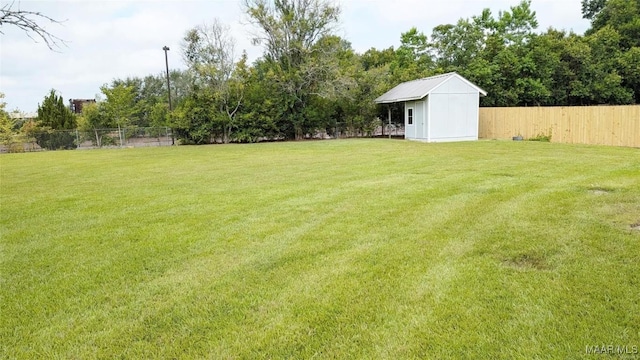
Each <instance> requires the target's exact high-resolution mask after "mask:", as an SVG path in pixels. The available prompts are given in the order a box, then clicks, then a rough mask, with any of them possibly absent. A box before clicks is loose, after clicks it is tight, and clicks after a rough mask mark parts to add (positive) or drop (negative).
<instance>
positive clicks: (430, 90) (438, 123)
mask: <svg viewBox="0 0 640 360" xmlns="http://www.w3.org/2000/svg"><path fill="white" fill-rule="evenodd" d="M486 95H487V92H486V91H484V90H482V89H481V88H479V87H478V86H477V85H475V84H473V83H472V82H470V81H469V80H467V79H465V78H464V77H462V76H460V75H459V74H457V73H455V72H452V73H448V74H443V75H437V76H432V77H428V78H424V79H418V80H413V81H408V82H405V83H402V84H400V85H398V86H396V87H394V88H393V89H391V90H389V91H387V92H386V93H385V94H384V95H382V96H380V97H378V98H377V99H375V100H374V101H375V102H376V103H379V104H391V103H404V126H405V132H404V137H405V139H410V140H420V141H426V142H444V141H466V140H478V112H479V104H480V96H486Z"/></svg>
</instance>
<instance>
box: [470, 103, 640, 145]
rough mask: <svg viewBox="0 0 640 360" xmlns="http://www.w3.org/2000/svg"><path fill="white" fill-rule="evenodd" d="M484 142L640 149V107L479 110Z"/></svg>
mask: <svg viewBox="0 0 640 360" xmlns="http://www.w3.org/2000/svg"><path fill="white" fill-rule="evenodd" d="M479 117H480V124H479V137H480V138H481V139H511V138H512V137H514V136H522V137H523V138H524V139H532V138H541V137H550V140H551V141H552V142H558V143H569V144H592V145H611V146H628V147H640V105H621V106H558V107H555V106H554V107H500V108H499V107H490V108H480V116H479Z"/></svg>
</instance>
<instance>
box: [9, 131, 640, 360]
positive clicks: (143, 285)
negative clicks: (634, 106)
mask: <svg viewBox="0 0 640 360" xmlns="http://www.w3.org/2000/svg"><path fill="white" fill-rule="evenodd" d="M0 171H1V175H0V181H1V183H0V186H1V188H0V190H1V191H0V200H1V203H0V206H1V212H0V230H1V242H0V246H1V247H0V276H1V277H0V296H1V298H0V305H1V309H0V311H1V312H0V343H1V349H0V351H1V352H2V353H0V358H17V359H31V358H60V359H86V358H129V359H138V358H162V359H166V358H210V359H225V358H239V359H254V358H272V359H281V358H295V359H307V358H367V359H400V358H420V359H423V358H425V359H444V358H452V359H457V358H479V359H484V358H487V359H488V358H495V359H516V358H523V359H531V358H562V359H576V358H599V357H601V355H595V354H587V353H586V347H587V346H596V345H597V346H602V345H607V346H608V345H613V346H621V347H627V348H626V350H628V352H633V349H634V348H633V347H634V346H635V347H636V349H638V348H640V231H638V230H634V229H632V226H631V224H636V223H638V222H640V150H638V149H631V148H612V147H596V146H571V145H560V144H549V143H536V142H498V141H481V142H468V143H449V144H422V143H415V142H406V141H395V140H336V141H317V142H289V143H267V144H256V145H228V146H226V145H224V146H223V145H220V146H201V147H165V148H144V149H122V150H89V151H81V150H78V151H59V152H42V153H30V154H6V155H2V156H0ZM639 350H640V349H639ZM636 351H638V350H636ZM627 356H630V355H628V354H627ZM631 356H640V355H638V354H635V355H631Z"/></svg>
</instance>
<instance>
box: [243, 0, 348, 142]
mask: <svg viewBox="0 0 640 360" xmlns="http://www.w3.org/2000/svg"><path fill="white" fill-rule="evenodd" d="M244 5H245V11H246V13H247V15H248V16H249V18H250V21H251V22H252V23H253V24H254V25H255V26H256V28H257V33H256V34H254V37H253V39H252V40H253V42H254V44H262V45H263V46H264V51H265V53H264V61H265V63H266V64H267V65H268V67H269V68H270V71H271V72H272V74H273V76H270V78H272V80H273V81H274V82H275V84H276V85H277V86H276V89H277V90H278V91H279V93H280V94H279V95H276V96H278V97H280V101H281V102H282V103H283V104H284V106H285V108H286V111H285V112H284V114H283V116H284V117H285V119H286V121H287V123H289V124H291V125H292V128H291V129H288V130H287V131H286V133H285V134H284V135H285V137H287V138H296V139H299V138H302V137H303V135H304V134H305V133H308V132H310V131H313V129H310V128H308V127H307V124H306V123H305V118H304V108H305V107H306V106H307V104H308V103H309V102H310V101H311V97H313V96H317V95H318V94H319V93H320V92H321V91H323V90H322V89H325V88H327V87H329V88H331V87H332V86H333V84H332V82H334V81H336V80H337V79H338V74H335V72H334V69H335V67H334V66H333V65H332V62H331V61H328V60H330V59H331V58H332V57H333V56H334V55H335V54H336V52H337V51H339V47H336V46H317V45H318V42H319V41H320V40H321V39H322V38H325V37H327V36H329V35H331V34H332V33H333V31H334V28H335V25H336V24H337V22H338V17H339V15H340V9H339V8H338V7H337V6H333V5H332V4H331V3H330V2H329V1H327V0H272V1H271V0H244ZM331 44H332V43H331V42H326V43H325V45H331Z"/></svg>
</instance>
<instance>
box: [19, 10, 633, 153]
mask: <svg viewBox="0 0 640 360" xmlns="http://www.w3.org/2000/svg"><path fill="white" fill-rule="evenodd" d="M244 10H245V12H246V14H247V16H248V20H249V22H250V23H251V24H252V25H254V29H253V30H254V34H253V39H252V40H253V41H254V43H256V44H260V45H263V49H264V52H263V56H262V57H260V58H258V59H257V60H256V61H254V62H253V63H251V64H250V63H249V62H248V59H247V56H246V54H244V55H242V56H241V57H240V58H239V59H237V58H236V57H235V56H234V55H235V53H234V50H235V48H234V43H235V42H234V41H233V39H232V38H231V37H230V36H229V34H228V26H226V25H224V24H223V23H221V22H220V21H219V20H214V21H212V22H211V23H208V24H203V25H200V26H197V27H194V28H193V29H190V30H188V31H187V32H186V33H185V34H184V37H183V44H182V55H183V58H184V60H185V63H186V64H187V66H188V69H187V70H185V71H177V70H174V71H171V72H170V78H171V94H172V98H173V99H174V102H173V104H174V107H173V108H174V109H175V111H173V112H170V111H169V110H168V107H167V101H166V99H167V89H166V86H165V84H166V83H165V78H164V74H158V75H149V76H146V77H144V78H137V77H134V78H127V79H124V80H121V79H116V80H113V81H112V83H111V84H109V85H105V87H104V89H105V90H106V91H107V93H108V94H107V93H105V94H107V96H106V97H107V98H106V100H105V101H104V102H103V103H102V104H101V105H100V106H99V108H100V113H101V114H104V116H106V118H105V119H106V120H105V124H106V123H109V124H112V125H111V126H159V127H162V126H171V127H172V128H175V129H176V132H175V134H176V135H177V136H178V138H179V139H180V140H181V142H182V143H188V144H204V143H213V142H217V143H227V142H257V141H263V140H283V139H304V138H310V137H314V136H325V135H329V136H338V135H342V136H344V135H346V136H367V135H368V134H371V132H372V129H375V128H376V127H377V126H379V125H380V124H381V123H380V119H383V122H384V123H385V124H386V123H387V121H388V119H387V117H388V112H387V111H388V108H389V107H388V106H378V105H376V104H374V103H373V100H374V99H375V98H376V97H378V96H379V95H381V94H382V93H384V92H386V91H388V90H389V89H391V88H392V87H394V86H396V85H398V84H399V83H401V82H403V81H409V80H413V79H416V78H420V77H426V76H431V75H435V74H441V73H443V72H450V71H456V72H458V73H460V74H461V75H462V76H464V77H466V78H468V79H469V80H471V81H472V82H474V83H476V84H477V85H478V86H480V87H481V88H483V89H484V90H486V91H487V92H488V96H486V97H482V98H481V100H480V103H481V105H482V106H558V105H563V106H564V105H569V106H573V105H597V104H615V105H617V104H633V103H640V70H639V69H640V67H639V66H638V64H639V63H640V42H639V41H640V40H638V39H640V0H584V1H583V2H582V9H581V10H582V12H583V16H585V18H588V19H590V20H591V22H592V24H591V28H590V29H589V30H588V31H587V32H586V34H585V35H580V34H575V33H573V32H567V31H564V30H557V29H554V28H549V29H546V30H545V31H543V32H539V31H538V30H537V27H538V21H537V19H536V13H535V11H534V8H533V6H532V2H531V1H530V0H522V1H520V2H519V3H517V4H516V5H515V6H511V7H509V8H508V9H507V10H503V11H498V12H497V13H492V11H491V10H490V9H484V10H483V11H482V12H481V13H479V14H477V15H475V16H472V17H470V18H462V19H459V20H458V21H457V22H454V23H452V24H439V25H437V26H435V27H434V28H433V29H431V32H430V34H427V33H425V32H424V29H420V28H417V27H412V28H410V29H408V30H407V31H406V32H403V33H401V34H400V39H399V40H400V46H399V47H398V48H397V49H394V48H393V47H389V48H385V49H375V48H371V49H369V50H367V51H365V52H364V53H361V54H360V53H357V52H356V51H355V50H354V49H353V48H352V46H351V44H350V43H349V42H348V41H347V40H346V39H343V38H340V37H338V36H336V35H335V28H336V24H337V23H338V20H339V15H340V9H339V7H337V6H335V4H334V3H333V2H330V1H328V0H245V1H244ZM576 11H580V9H576ZM124 89H127V90H126V92H127V94H125V95H124V97H123V96H118V95H117V94H118V92H123V91H124ZM121 95H122V94H121ZM390 107H391V108H392V110H393V111H392V115H391V116H392V119H391V121H392V123H402V122H403V118H402V105H401V104H395V105H391V106H390ZM92 116H93V115H91V116H89V117H87V118H86V119H84V120H83V121H85V120H87V119H93V120H90V121H88V122H87V121H85V125H86V124H89V123H91V122H92V121H94V122H98V123H99V122H100V121H103V120H99V119H98V118H97V117H93V118H92ZM85 125H83V126H85ZM86 126H89V125H86ZM15 127H16V124H14V128H15ZM89 127H90V128H92V129H96V128H97V127H95V126H93V127H91V126H89ZM14 130H15V129H14ZM98 135H99V134H98ZM96 138H99V136H97V137H96Z"/></svg>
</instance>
